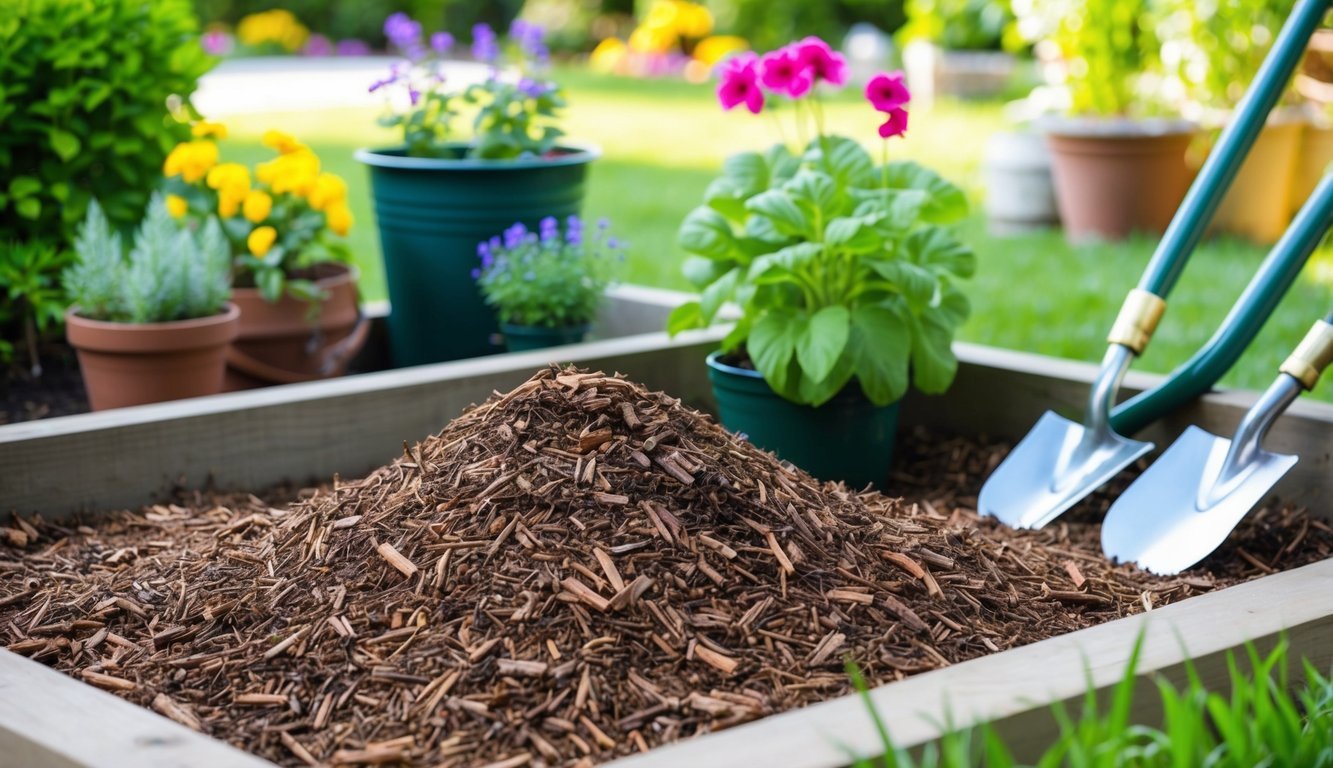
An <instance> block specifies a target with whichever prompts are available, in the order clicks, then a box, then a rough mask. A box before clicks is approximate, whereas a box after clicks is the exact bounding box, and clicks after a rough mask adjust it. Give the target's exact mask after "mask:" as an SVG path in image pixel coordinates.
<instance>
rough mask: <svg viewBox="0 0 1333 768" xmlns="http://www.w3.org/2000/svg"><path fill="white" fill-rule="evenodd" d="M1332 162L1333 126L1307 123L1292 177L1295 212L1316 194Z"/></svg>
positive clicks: (1293, 211) (1292, 203)
mask: <svg viewBox="0 0 1333 768" xmlns="http://www.w3.org/2000/svg"><path fill="white" fill-rule="evenodd" d="M1330 163H1333V127H1328V128H1321V127H1318V126H1315V125H1308V124H1307V125H1306V126H1305V130H1304V131H1302V132H1301V145H1300V150H1299V152H1298V153H1297V160H1296V171H1295V173H1293V174H1292V178H1291V201H1290V202H1291V212H1292V213H1293V214H1295V213H1296V211H1298V210H1300V208H1301V206H1302V205H1304V204H1305V201H1306V200H1309V199H1310V195H1312V194H1314V188H1315V187H1316V186H1318V185H1319V180H1320V179H1322V178H1323V177H1324V171H1326V170H1328V166H1329V164H1330Z"/></svg>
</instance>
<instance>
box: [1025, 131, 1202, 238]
mask: <svg viewBox="0 0 1333 768" xmlns="http://www.w3.org/2000/svg"><path fill="white" fill-rule="evenodd" d="M1043 130H1044V132H1045V133H1046V140H1047V145H1048V146H1049V147H1050V149H1051V161H1052V171H1053V173H1054V176H1055V193H1056V202H1057V203H1058V204H1059V207H1060V219H1061V221H1063V222H1064V225H1065V236H1066V237H1068V238H1069V240H1070V241H1072V242H1080V241H1085V240H1093V239H1105V240H1119V239H1122V238H1124V237H1126V236H1128V235H1129V234H1130V233H1131V232H1135V231H1142V232H1152V233H1160V232H1163V231H1165V230H1166V227H1167V225H1168V224H1170V223H1171V217H1172V216H1174V215H1175V212H1176V208H1177V207H1178V206H1179V205H1180V201H1181V200H1182V199H1184V197H1185V192H1186V191H1188V190H1189V186H1190V182H1191V181H1192V180H1193V174H1192V173H1191V171H1190V169H1189V167H1188V166H1187V165H1186V163H1185V151H1186V150H1187V149H1188V148H1189V145H1190V141H1191V140H1192V139H1193V138H1194V134H1195V132H1196V128H1195V126H1194V125H1193V124H1192V123H1187V122H1185V121H1179V120H1173V121H1160V120H1158V121H1132V120H1121V119H1117V120H1095V119H1087V120H1052V121H1049V122H1047V123H1045V124H1044V125H1043Z"/></svg>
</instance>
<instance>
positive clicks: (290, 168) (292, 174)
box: [255, 147, 319, 196]
mask: <svg viewBox="0 0 1333 768" xmlns="http://www.w3.org/2000/svg"><path fill="white" fill-rule="evenodd" d="M255 176H257V177H258V178H259V180H260V181H261V182H263V183H265V184H267V185H269V187H270V188H271V189H272V191H273V194H276V195H281V194H283V193H285V192H292V193H294V194H297V195H301V196H305V195H307V194H309V193H310V191H311V189H313V187H314V186H315V179H316V177H318V176H319V158H318V157H316V156H315V153H314V152H311V151H310V150H309V149H308V148H306V147H301V148H300V149H298V150H296V151H295V152H290V153H288V154H285V155H278V156H277V157H275V158H273V159H272V160H270V161H268V162H267V163H260V164H259V165H257V166H255Z"/></svg>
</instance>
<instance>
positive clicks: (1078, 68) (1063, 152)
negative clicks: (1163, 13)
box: [1040, 0, 1196, 241]
mask: <svg viewBox="0 0 1333 768" xmlns="http://www.w3.org/2000/svg"><path fill="white" fill-rule="evenodd" d="M1152 10H1153V2H1152V0H1061V1H1060V2H1051V3H1043V4H1041V5H1040V13H1042V14H1045V15H1048V18H1049V19H1050V21H1051V29H1052V33H1051V37H1050V41H1051V42H1052V43H1053V44H1054V45H1055V46H1056V47H1057V48H1058V50H1059V52H1060V57H1061V60H1062V65H1063V66H1062V70H1063V85H1064V87H1065V89H1066V90H1067V93H1068V107H1069V110H1068V114H1067V115H1065V116H1051V117H1047V118H1044V119H1043V121H1042V129H1043V132H1044V133H1045V134H1046V137H1047V143H1048V145H1049V147H1050V149H1051V159H1052V163H1053V168H1052V170H1053V173H1054V177H1055V189H1056V200H1057V202H1058V204H1059V208H1060V218H1061V220H1062V221H1063V222H1064V226H1065V234H1066V236H1067V237H1068V238H1069V239H1070V240H1072V241H1082V240H1087V239H1094V238H1105V239H1119V238H1123V237H1125V236H1127V235H1128V234H1129V233H1131V232H1133V231H1135V230H1142V231H1147V232H1162V231H1164V230H1165V229H1166V225H1167V224H1169V223H1170V221H1171V217H1172V216H1173V215H1174V214H1175V210H1176V208H1177V207H1178V206H1179V205H1180V201H1181V200H1182V199H1183V198H1184V196H1185V192H1186V191H1187V190H1188V189H1189V185H1190V182H1191V180H1192V175H1191V172H1190V170H1189V168H1188V167H1187V165H1186V162H1185V153H1186V150H1187V149H1188V148H1189V144H1190V141H1191V140H1192V139H1193V137H1194V135H1195V132H1196V127H1195V125H1194V124H1193V123H1192V122H1190V121H1188V120H1184V119H1181V118H1180V117H1178V116H1172V115H1171V114H1170V113H1169V112H1166V111H1165V108H1164V106H1163V104H1164V102H1165V99H1164V98H1163V97H1162V95H1161V90H1160V89H1161V84H1162V80H1163V78H1162V77H1161V75H1162V65H1161V57H1160V50H1159V48H1160V46H1159V41H1158V39H1157V35H1156V24H1157V21H1156V19H1155V18H1154V17H1153V16H1151V11H1152ZM1163 115H1166V116H1163Z"/></svg>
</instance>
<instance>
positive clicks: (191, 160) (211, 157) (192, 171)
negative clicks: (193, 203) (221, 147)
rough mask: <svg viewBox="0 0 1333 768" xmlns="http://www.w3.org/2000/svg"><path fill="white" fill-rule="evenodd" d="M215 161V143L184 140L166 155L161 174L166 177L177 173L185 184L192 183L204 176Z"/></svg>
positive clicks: (216, 159)
mask: <svg viewBox="0 0 1333 768" xmlns="http://www.w3.org/2000/svg"><path fill="white" fill-rule="evenodd" d="M217 161H218V145H217V144H214V143H213V142H211V141H207V140H203V139H196V140H194V141H186V142H182V143H180V144H177V145H176V147H175V148H174V149H172V150H171V153H170V154H168V155H167V159H166V162H164V163H163V164H162V174H163V175H164V176H167V177H171V176H177V175H179V176H180V177H181V178H183V179H184V180H185V183H186V184H193V183H195V182H197V181H199V180H200V179H202V178H204V175H205V174H207V173H208V172H209V170H210V169H211V168H213V166H214V165H216V164H217Z"/></svg>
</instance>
